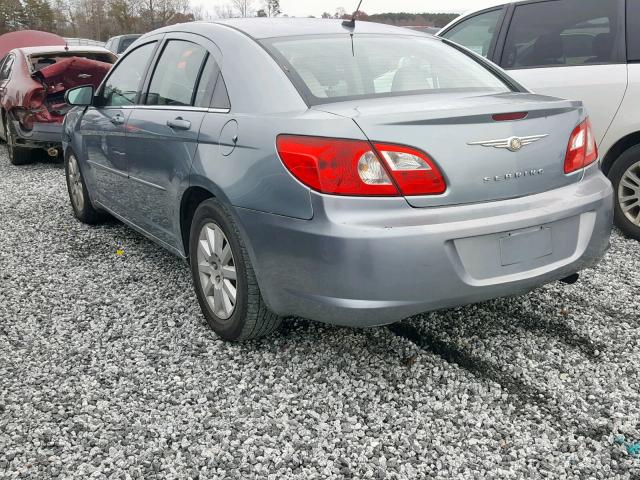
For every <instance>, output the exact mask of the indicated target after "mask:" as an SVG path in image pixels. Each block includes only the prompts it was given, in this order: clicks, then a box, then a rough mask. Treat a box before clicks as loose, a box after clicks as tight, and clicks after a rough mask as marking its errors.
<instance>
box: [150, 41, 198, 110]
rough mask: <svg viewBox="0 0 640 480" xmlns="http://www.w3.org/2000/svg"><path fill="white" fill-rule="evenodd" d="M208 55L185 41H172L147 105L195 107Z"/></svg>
mask: <svg viewBox="0 0 640 480" xmlns="http://www.w3.org/2000/svg"><path fill="white" fill-rule="evenodd" d="M206 56H207V51H206V50H205V49H204V48H202V47H201V46H200V45H197V44H195V43H191V42H187V41H184V40H171V41H169V42H168V43H167V44H166V46H165V48H164V51H163V52H162V55H161V56H160V59H159V60H158V63H157V66H156V69H155V71H154V72H153V77H152V78H151V84H150V86H149V93H148V94H147V105H167V106H191V105H193V101H194V97H195V96H196V94H197V91H196V85H197V83H198V79H199V77H200V72H201V70H202V65H203V62H204V60H205V58H206Z"/></svg>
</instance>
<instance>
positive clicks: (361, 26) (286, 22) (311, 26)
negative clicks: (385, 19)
mask: <svg viewBox="0 0 640 480" xmlns="http://www.w3.org/2000/svg"><path fill="white" fill-rule="evenodd" d="M342 22H343V20H335V19H325V18H268V19H267V18H233V19H226V20H217V21H215V22H196V23H195V24H194V26H195V25H197V24H203V23H215V24H218V25H226V26H228V27H232V28H235V29H236V30H240V31H242V32H243V33H245V34H246V35H249V36H250V37H253V38H256V39H262V38H273V37H294V36H298V35H330V34H340V33H351V32H352V31H353V32H354V33H376V34H388V35H394V34H395V35H411V33H410V32H409V31H408V30H407V29H405V28H402V27H394V26H392V25H384V24H381V23H374V22H364V21H356V26H355V28H354V29H353V30H352V29H350V28H346V27H344V26H342ZM414 34H420V32H414ZM425 36H426V35H425Z"/></svg>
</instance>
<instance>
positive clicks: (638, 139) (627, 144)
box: [602, 131, 640, 175]
mask: <svg viewBox="0 0 640 480" xmlns="http://www.w3.org/2000/svg"><path fill="white" fill-rule="evenodd" d="M637 145H640V131H637V132H632V133H629V134H627V135H626V136H624V137H622V138H621V139H620V140H618V141H617V142H616V143H614V144H613V146H612V147H611V148H610V149H609V151H608V152H607V153H606V155H605V156H604V158H603V159H602V171H603V172H604V174H605V175H609V172H610V171H611V167H613V164H614V163H615V161H616V160H617V159H618V158H620V155H622V154H623V153H624V152H626V151H627V150H629V149H630V148H633V147H635V146H637Z"/></svg>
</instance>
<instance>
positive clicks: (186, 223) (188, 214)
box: [180, 186, 216, 258]
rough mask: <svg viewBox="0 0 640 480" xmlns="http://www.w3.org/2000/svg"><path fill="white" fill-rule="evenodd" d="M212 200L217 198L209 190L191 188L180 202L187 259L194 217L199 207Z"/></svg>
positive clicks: (181, 236) (183, 243) (196, 187)
mask: <svg viewBox="0 0 640 480" xmlns="http://www.w3.org/2000/svg"><path fill="white" fill-rule="evenodd" d="M210 198H216V196H215V195H214V194H213V193H212V192H211V191H210V190H209V189H207V188H204V187H201V186H190V187H189V188H187V189H186V190H185V191H184V194H183V195H182V199H181V200H180V239H181V240H182V249H183V250H184V254H185V256H186V257H187V258H189V235H190V233H191V222H192V221H193V216H194V214H195V213H196V209H197V208H198V205H200V204H201V203H202V202H204V201H205V200H208V199H210Z"/></svg>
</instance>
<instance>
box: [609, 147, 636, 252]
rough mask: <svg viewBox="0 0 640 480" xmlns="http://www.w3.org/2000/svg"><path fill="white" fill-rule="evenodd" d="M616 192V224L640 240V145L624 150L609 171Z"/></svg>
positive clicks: (627, 233)
mask: <svg viewBox="0 0 640 480" xmlns="http://www.w3.org/2000/svg"><path fill="white" fill-rule="evenodd" d="M609 178H610V179H611V182H612V183H613V188H614V191H615V193H616V205H615V221H616V225H617V226H618V227H619V228H620V229H621V230H622V231H623V232H624V233H625V234H626V235H627V236H629V237H631V238H634V239H636V240H640V146H636V147H633V148H630V149H629V150H627V151H626V152H624V153H623V154H622V155H621V156H620V158H618V160H616V162H615V163H614V164H613V167H612V168H611V171H610V172H609Z"/></svg>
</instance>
